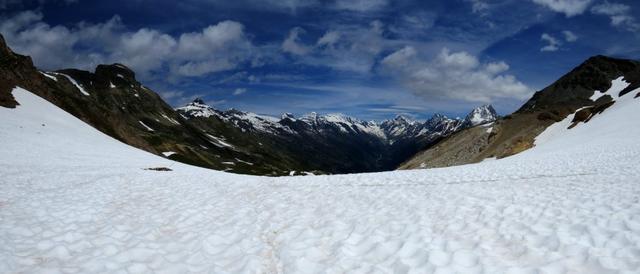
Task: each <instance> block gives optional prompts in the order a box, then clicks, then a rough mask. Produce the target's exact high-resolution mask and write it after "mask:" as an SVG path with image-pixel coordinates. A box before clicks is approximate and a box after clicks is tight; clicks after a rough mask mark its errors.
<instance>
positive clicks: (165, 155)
mask: <svg viewBox="0 0 640 274" xmlns="http://www.w3.org/2000/svg"><path fill="white" fill-rule="evenodd" d="M173 154H176V153H175V152H174V151H165V152H162V155H164V157H169V156H171V155H173Z"/></svg>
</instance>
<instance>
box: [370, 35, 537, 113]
mask: <svg viewBox="0 0 640 274" xmlns="http://www.w3.org/2000/svg"><path fill="white" fill-rule="evenodd" d="M381 63H382V66H383V67H384V69H385V70H386V71H388V72H389V73H390V74H391V75H393V76H395V77H397V79H399V80H400V81H401V83H402V84H404V85H405V86H406V87H407V88H409V89H410V90H412V91H413V92H414V93H416V94H417V95H420V96H423V97H425V98H430V99H433V98H445V99H446V98H448V99H457V100H463V101H469V102H485V103H488V102H491V101H493V100H496V99H504V98H517V99H525V98H527V97H528V96H529V95H530V89H529V88H528V87H527V86H526V85H524V84H523V83H521V82H520V81H518V80H517V79H516V78H515V77H514V76H513V75H510V74H505V72H506V71H507V70H508V69H509V66H508V65H507V64H506V63H504V62H490V63H481V62H480V61H479V60H478V58H477V57H475V56H473V55H471V54H469V53H467V52H450V51H449V50H448V49H446V48H445V49H442V51H441V52H440V54H438V55H437V56H436V57H435V58H434V59H432V60H424V58H422V57H421V56H419V55H418V52H417V51H416V50H415V49H414V48H413V47H410V46H407V47H405V48H403V49H400V50H398V51H396V52H394V53H392V54H390V55H388V56H387V57H385V58H384V59H383V60H382V62H381Z"/></svg>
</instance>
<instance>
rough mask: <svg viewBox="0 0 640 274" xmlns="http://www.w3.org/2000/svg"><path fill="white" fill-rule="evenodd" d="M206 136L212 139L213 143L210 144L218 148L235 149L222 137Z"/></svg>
mask: <svg viewBox="0 0 640 274" xmlns="http://www.w3.org/2000/svg"><path fill="white" fill-rule="evenodd" d="M205 135H207V137H209V138H211V141H209V142H210V143H212V144H214V145H215V146H217V147H229V148H234V147H233V145H231V144H229V143H227V142H225V141H224V138H222V137H216V136H213V135H211V134H209V133H205Z"/></svg>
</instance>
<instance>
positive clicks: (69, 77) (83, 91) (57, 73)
mask: <svg viewBox="0 0 640 274" xmlns="http://www.w3.org/2000/svg"><path fill="white" fill-rule="evenodd" d="M56 75H62V76H64V77H67V79H69V82H71V83H72V84H73V85H74V86H76V88H77V89H78V90H79V91H80V93H82V94H83V95H85V96H89V93H88V92H87V91H86V90H85V89H84V88H83V87H82V86H81V85H80V84H78V82H76V80H75V79H73V77H71V76H69V75H66V74H64V73H59V72H56Z"/></svg>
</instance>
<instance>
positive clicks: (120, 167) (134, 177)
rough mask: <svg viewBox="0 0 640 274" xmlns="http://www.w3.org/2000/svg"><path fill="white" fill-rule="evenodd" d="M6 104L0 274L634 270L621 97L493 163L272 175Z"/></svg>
mask: <svg viewBox="0 0 640 274" xmlns="http://www.w3.org/2000/svg"><path fill="white" fill-rule="evenodd" d="M12 98H14V99H15V101H16V102H17V103H19V104H20V105H18V106H17V107H16V108H0V140H2V142H0V189H2V191H0V219H1V220H2V222H0V231H2V233H1V235H2V237H0V246H1V248H0V269H2V270H3V271H5V272H9V273H41V272H64V273H120V272H122V273H144V272H170V273H202V272H211V273H278V272H281V273H308V272H321V273H324V272H327V273H360V272H374V273H452V272H454V273H563V272H566V273H586V274H596V273H598V274H599V273H638V272H639V271H640V258H639V257H638V256H637V247H638V246H639V245H640V238H638V237H637V235H638V232H639V231H640V219H639V218H638V216H640V203H638V197H639V196H640V185H639V184H638V183H637V182H638V181H639V180H640V170H639V169H638V168H637V162H636V160H637V159H638V158H639V157H640V143H639V142H638V141H637V137H638V136H640V120H638V119H629V117H637V114H638V104H639V103H640V101H639V100H638V99H635V100H628V99H629V98H632V97H626V96H625V97H623V99H624V100H625V101H624V102H622V101H620V102H616V103H615V104H614V105H613V106H611V107H610V108H609V109H607V110H606V111H605V112H603V113H602V114H600V115H598V116H595V117H593V119H592V120H591V121H589V122H588V123H586V124H583V123H581V124H579V125H578V126H576V127H574V128H572V129H567V126H568V125H570V124H571V121H572V120H573V118H572V117H571V116H569V117H567V118H566V119H565V120H563V121H562V122H561V123H558V124H555V125H554V126H552V127H550V128H548V129H547V130H545V132H544V133H543V134H541V135H540V137H539V141H540V142H539V143H538V142H536V144H537V146H536V147H534V148H533V149H531V150H528V151H525V152H524V153H521V154H518V155H515V156H513V157H509V158H506V159H503V160H500V161H491V162H484V163H480V164H474V165H466V166H458V167H450V168H442V169H432V170H414V171H394V172H384V173H374V174H353V175H335V176H306V177H281V178H268V177H257V176H244V175H236V174H229V173H224V172H218V171H213V170H207V169H202V168H196V167H193V166H188V165H184V164H181V163H178V162H174V161H171V160H169V159H166V158H162V157H158V156H156V155H152V154H150V153H146V152H144V151H141V150H138V149H135V148H133V147H131V146H127V145H125V144H123V143H121V142H118V141H116V140H114V139H113V138H110V137H109V136H106V135H104V134H102V133H101V132H99V131H97V130H95V129H94V128H92V127H91V126H89V125H87V124H86V123H84V122H82V121H80V120H78V119H77V118H75V117H74V116H72V115H70V114H69V113H67V112H65V111H64V110H62V109H60V108H58V107H56V106H55V105H53V104H51V103H49V102H47V101H45V100H43V99H42V98H40V97H38V96H35V95H34V94H33V93H31V92H28V91H26V90H24V89H20V88H17V89H13V90H12ZM619 103H623V104H619ZM556 125H558V127H555V126H556ZM543 137H544V138H543ZM152 167H169V168H171V169H172V171H165V172H159V171H153V170H146V169H147V168H152Z"/></svg>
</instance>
